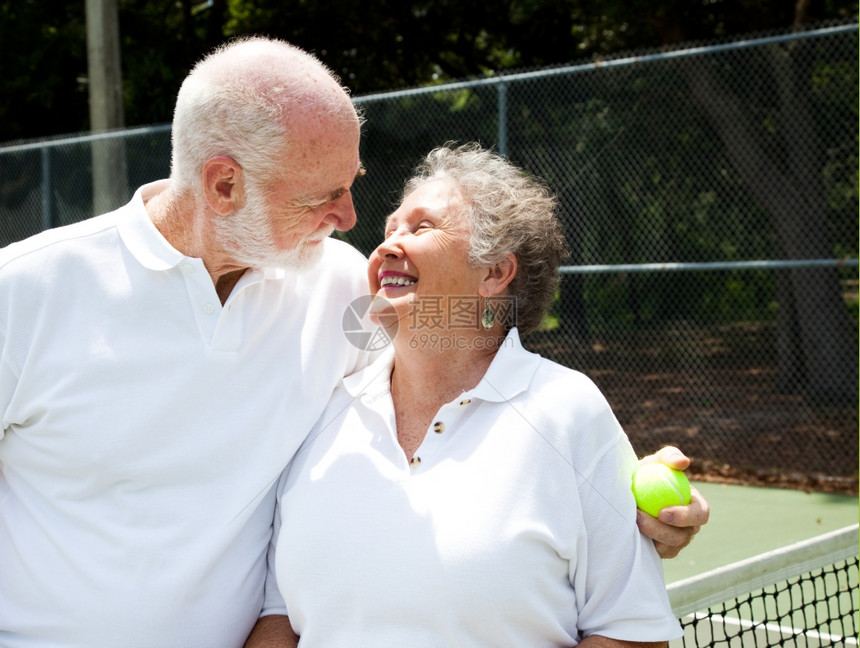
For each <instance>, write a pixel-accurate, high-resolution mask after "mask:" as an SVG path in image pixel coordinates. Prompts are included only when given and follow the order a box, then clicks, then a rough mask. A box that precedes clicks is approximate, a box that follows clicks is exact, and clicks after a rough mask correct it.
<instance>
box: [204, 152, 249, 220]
mask: <svg viewBox="0 0 860 648" xmlns="http://www.w3.org/2000/svg"><path fill="white" fill-rule="evenodd" d="M203 191H204V194H205V196H206V202H207V204H208V205H209V207H210V208H211V209H212V211H214V212H215V213H216V214H218V215H220V216H226V215H228V214H230V213H232V212H233V211H235V210H236V209H237V208H239V207H241V206H242V202H243V199H244V198H243V197H244V178H243V176H242V167H241V166H239V164H238V162H236V160H234V159H233V158H231V157H228V156H226V155H219V156H217V157H214V158H210V159H208V160H207V161H206V163H205V164H204V165H203Z"/></svg>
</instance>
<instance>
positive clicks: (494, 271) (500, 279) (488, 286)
mask: <svg viewBox="0 0 860 648" xmlns="http://www.w3.org/2000/svg"><path fill="white" fill-rule="evenodd" d="M516 274H517V257H515V256H514V254H513V252H509V253H508V254H507V255H506V256H505V258H504V259H502V260H501V261H499V262H498V263H496V264H494V265H491V266H490V267H489V268H487V273H486V275H485V276H484V279H483V280H482V281H481V283H480V285H479V286H478V294H479V295H480V296H481V297H492V296H494V295H500V294H502V293H503V292H504V291H505V288H507V287H508V284H509V283H511V281H513V279H514V277H515V276H516Z"/></svg>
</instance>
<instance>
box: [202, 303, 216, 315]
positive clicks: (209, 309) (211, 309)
mask: <svg viewBox="0 0 860 648" xmlns="http://www.w3.org/2000/svg"><path fill="white" fill-rule="evenodd" d="M203 310H204V312H205V313H206V314H207V315H211V314H212V313H214V312H215V307H214V306H213V305H212V304H206V305H205V306H204V307H203Z"/></svg>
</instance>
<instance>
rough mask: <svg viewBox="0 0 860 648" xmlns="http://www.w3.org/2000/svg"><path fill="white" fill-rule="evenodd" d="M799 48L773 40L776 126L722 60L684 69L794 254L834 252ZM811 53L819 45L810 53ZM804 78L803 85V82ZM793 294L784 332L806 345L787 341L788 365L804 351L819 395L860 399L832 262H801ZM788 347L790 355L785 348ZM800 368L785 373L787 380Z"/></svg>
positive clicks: (807, 374) (810, 382)
mask: <svg viewBox="0 0 860 648" xmlns="http://www.w3.org/2000/svg"><path fill="white" fill-rule="evenodd" d="M797 54H798V50H797V49H794V50H791V49H788V50H784V49H781V48H780V47H778V46H773V50H772V52H771V56H772V58H771V63H772V68H773V70H774V79H775V82H776V87H777V88H778V92H779V108H778V111H777V114H776V120H775V121H776V123H777V128H776V132H775V133H768V134H764V133H762V132H761V130H760V126H759V125H758V124H757V123H755V122H754V120H753V117H752V111H750V110H748V109H747V107H746V106H745V103H744V101H743V100H742V99H741V98H740V97H739V96H737V95H736V94H735V93H734V92H733V91H732V90H730V89H729V88H728V87H727V85H726V84H725V83H723V82H722V81H721V80H720V79H719V77H718V75H717V73H716V72H715V70H714V68H713V67H711V66H708V65H703V64H702V62H701V61H698V62H697V63H698V64H697V65H696V66H695V67H693V66H691V65H690V64H689V62H685V63H684V64H682V70H683V72H684V75H685V77H686V79H687V82H688V83H689V85H690V88H691V90H692V93H693V96H694V98H695V100H696V102H697V103H698V104H699V105H700V106H701V107H702V108H703V109H704V111H705V112H706V114H707V115H708V117H709V119H710V121H711V123H712V125H713V126H714V129H715V130H716V132H717V133H718V135H719V137H720V139H721V140H722V142H723V144H724V145H725V148H726V152H727V154H728V157H729V159H730V160H731V162H732V164H733V166H734V167H735V169H736V170H737V171H738V173H739V174H740V176H741V177H742V178H743V179H744V181H745V183H746V185H747V187H748V188H749V190H750V192H751V193H752V195H753V196H754V198H755V199H756V201H757V202H758V204H759V205H760V206H761V207H762V208H763V209H765V210H766V211H767V213H769V214H770V218H771V222H772V224H773V227H774V230H775V233H776V237H777V241H778V243H779V246H780V248H781V250H782V253H783V254H784V255H785V257H786V258H788V259H821V258H830V257H832V256H833V248H832V246H831V244H830V241H829V238H830V237H829V233H828V231H827V218H826V214H827V205H826V201H825V198H824V187H823V184H822V179H821V173H820V168H819V165H818V164H815V163H814V160H815V159H816V158H817V157H818V156H817V155H816V152H817V151H818V150H819V143H818V140H817V138H816V128H815V121H814V119H813V113H812V107H811V105H810V101H809V94H810V93H809V91H808V89H807V88H806V87H805V84H798V83H797V80H798V78H800V79H801V80H803V81H806V80H808V77H805V78H804V77H803V76H801V75H802V74H803V73H802V72H801V73H800V74H798V72H796V70H797V68H798V67H802V66H798V63H797V61H796V60H795V59H796V58H800V57H798V56H797ZM810 54H811V53H810ZM798 85H801V87H800V88H798V87H797V86H798ZM789 277H790V287H791V298H792V299H791V300H790V301H789V302H786V298H785V297H786V296H785V294H784V293H783V295H781V300H780V308H781V309H782V314H781V317H780V320H779V322H780V327H781V331H780V340H781V341H782V342H783V343H784V342H785V341H787V340H792V339H794V337H795V336H794V335H793V331H794V327H796V330H797V331H798V332H799V338H800V349H787V348H785V346H784V344H783V345H782V346H783V348H782V353H783V356H782V357H781V358H780V369H781V370H783V371H789V372H791V373H794V372H795V370H796V366H797V359H798V358H799V357H802V358H803V382H804V383H805V385H804V386H805V388H806V390H808V391H809V392H810V393H811V394H812V395H813V396H815V397H817V398H820V399H824V400H826V401H829V402H842V401H845V400H846V399H847V400H850V401H852V402H853V401H854V400H856V396H857V364H856V357H855V345H854V335H853V326H852V324H851V322H850V319H849V317H848V313H847V309H846V308H845V305H844V302H843V299H842V294H841V290H840V286H839V277H838V274H837V272H836V270H835V269H831V268H798V269H792V270H790V271H789ZM786 353H788V354H790V355H785V354H786ZM793 379H794V376H788V375H781V376H780V378H779V384H780V385H782V386H785V385H787V384H790V383H791V382H792V381H793Z"/></svg>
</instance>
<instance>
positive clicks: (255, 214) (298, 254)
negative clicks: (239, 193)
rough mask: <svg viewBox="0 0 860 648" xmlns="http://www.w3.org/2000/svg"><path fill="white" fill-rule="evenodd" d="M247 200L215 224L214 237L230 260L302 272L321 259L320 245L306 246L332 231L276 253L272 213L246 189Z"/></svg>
mask: <svg viewBox="0 0 860 648" xmlns="http://www.w3.org/2000/svg"><path fill="white" fill-rule="evenodd" d="M248 189H249V191H248V194H249V197H248V199H247V200H246V201H245V204H244V205H243V206H242V207H241V208H240V209H237V210H236V211H235V212H233V213H232V214H230V215H229V216H227V217H222V218H219V219H217V220H216V221H215V236H216V237H217V238H218V242H219V243H220V244H221V246H222V247H223V248H224V250H225V251H227V252H228V253H229V254H230V256H231V257H232V258H233V259H234V260H235V261H236V262H237V263H240V264H242V265H245V266H247V267H249V268H270V267H274V268H285V269H288V270H293V271H296V272H306V271H308V270H310V269H311V268H313V267H314V266H315V265H316V264H317V263H318V262H319V260H320V259H321V258H322V253H323V245H322V243H319V244H317V245H310V244H309V243H311V242H314V241H321V240H322V239H324V238H327V237H328V236H329V235H331V233H332V232H333V231H334V228H333V227H330V226H329V227H326V228H325V229H324V230H322V231H319V230H318V231H317V232H315V233H314V234H313V235H312V236H310V237H308V238H306V239H302V240H301V241H299V242H298V244H297V245H296V246H295V247H293V248H292V249H289V250H279V249H278V248H277V246H276V245H275V243H274V237H273V236H272V232H271V223H272V222H273V219H272V217H271V213H272V210H271V209H270V208H269V206H268V205H267V204H266V201H265V200H264V199H263V198H262V196H261V192H260V191H258V190H256V188H254V187H248Z"/></svg>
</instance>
